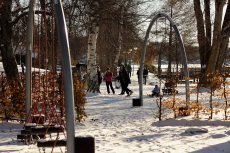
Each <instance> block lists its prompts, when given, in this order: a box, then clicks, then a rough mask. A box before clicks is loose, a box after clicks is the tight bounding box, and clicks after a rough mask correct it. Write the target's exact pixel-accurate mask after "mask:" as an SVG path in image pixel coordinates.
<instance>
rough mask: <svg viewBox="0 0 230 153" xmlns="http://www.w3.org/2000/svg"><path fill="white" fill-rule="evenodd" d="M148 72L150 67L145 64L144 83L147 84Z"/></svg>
mask: <svg viewBox="0 0 230 153" xmlns="http://www.w3.org/2000/svg"><path fill="white" fill-rule="evenodd" d="M148 73H149V71H148V69H147V66H145V68H144V70H143V79H144V80H143V81H144V84H145V85H146V79H147V77H148Z"/></svg>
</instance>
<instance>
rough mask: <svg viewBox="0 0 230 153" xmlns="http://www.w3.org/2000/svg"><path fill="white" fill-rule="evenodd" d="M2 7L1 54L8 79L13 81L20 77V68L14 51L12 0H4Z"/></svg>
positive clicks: (0, 9) (0, 11)
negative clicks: (11, 22)
mask: <svg viewBox="0 0 230 153" xmlns="http://www.w3.org/2000/svg"><path fill="white" fill-rule="evenodd" d="M2 3H3V4H2V7H1V8H0V14H1V20H0V21H1V23H0V24H1V25H0V26H1V39H0V44H1V54H2V62H3V67H4V70H5V73H6V76H7V80H8V81H11V80H14V79H16V78H17V77H18V68H17V62H16V58H15V55H14V53H13V46H12V44H13V42H12V37H13V31H12V27H13V25H12V24H10V23H9V21H11V20H12V18H11V16H12V15H11V5H12V0H3V1H2Z"/></svg>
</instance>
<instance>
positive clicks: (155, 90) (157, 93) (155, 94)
mask: <svg viewBox="0 0 230 153" xmlns="http://www.w3.org/2000/svg"><path fill="white" fill-rule="evenodd" d="M159 92H160V89H159V87H158V85H155V88H154V89H153V90H152V95H150V96H151V97H154V96H158V95H159Z"/></svg>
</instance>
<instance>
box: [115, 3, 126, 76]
mask: <svg viewBox="0 0 230 153" xmlns="http://www.w3.org/2000/svg"><path fill="white" fill-rule="evenodd" d="M122 4H123V5H122V8H121V18H120V21H119V29H118V47H117V48H116V49H117V54H116V56H115V59H114V66H115V70H117V66H118V59H119V57H120V55H121V46H122V42H123V37H122V35H123V19H124V8H125V7H124V4H125V1H124V0H122ZM116 74H117V73H116Z"/></svg>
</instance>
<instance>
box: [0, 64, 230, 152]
mask: <svg viewBox="0 0 230 153" xmlns="http://www.w3.org/2000/svg"><path fill="white" fill-rule="evenodd" d="M135 68H136V69H137V68H138V67H137V66H136V67H135ZM147 81H148V83H147V85H143V91H144V93H143V94H144V96H143V106H140V107H139V106H136V107H133V106H132V99H135V98H138V97H139V85H138V82H137V76H136V70H135V71H134V75H133V76H132V77H131V82H132V83H131V84H130V85H129V88H130V89H131V90H132V91H133V94H132V95H131V96H130V97H126V96H125V95H118V94H119V93H120V89H115V92H116V94H114V95H113V94H110V95H109V94H107V92H106V86H105V82H103V83H102V84H101V87H100V89H101V94H92V93H91V94H87V96H86V98H87V104H86V105H85V108H86V112H87V115H88V117H87V118H86V121H85V122H82V123H76V127H75V128H76V130H75V131H76V133H75V136H79V137H87V136H92V137H94V138H95V151H96V153H220V152H223V153H230V147H229V146H230V129H229V126H230V122H229V120H227V121H225V120H223V116H222V114H221V113H219V114H217V115H214V117H213V119H212V120H208V116H207V115H206V116H205V115H202V116H201V119H194V118H193V117H194V116H193V115H192V114H191V115H189V116H178V118H177V119H173V115H172V114H167V117H165V119H164V120H162V121H159V120H158V119H157V118H156V116H155V115H156V112H157V106H156V100H157V99H158V98H155V97H154V98H150V97H147V96H146V95H147V93H149V94H150V93H151V90H152V89H153V88H154V85H155V84H158V85H159V80H158V79H157V78H156V77H154V75H153V74H150V75H149V77H148V80H147ZM193 85H194V84H193ZM113 86H114V87H115V83H113ZM162 87H163V82H162V83H161V88H162ZM177 90H178V91H179V95H178V96H179V97H180V98H182V99H183V98H184V99H185V87H184V84H178V86H177ZM190 90H194V89H192V88H191V89H190ZM207 91H208V90H202V92H203V93H202V94H201V95H200V98H201V101H202V103H208V101H209V93H208V92H207ZM195 97H196V95H195V94H194V95H191V99H195ZM167 98H169V96H165V97H164V98H163V99H167ZM219 100H220V98H219ZM23 126H24V124H20V123H18V122H16V121H14V122H13V121H12V122H8V123H6V122H5V121H4V122H1V123H0V153H39V148H38V147H37V146H36V144H31V145H25V144H24V143H23V142H20V140H17V134H18V133H19V132H20V130H21V129H22V128H23ZM40 151H41V150H40ZM46 152H50V150H49V149H46ZM53 152H56V153H59V152H60V149H59V148H58V147H57V148H55V149H54V151H53Z"/></svg>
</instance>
